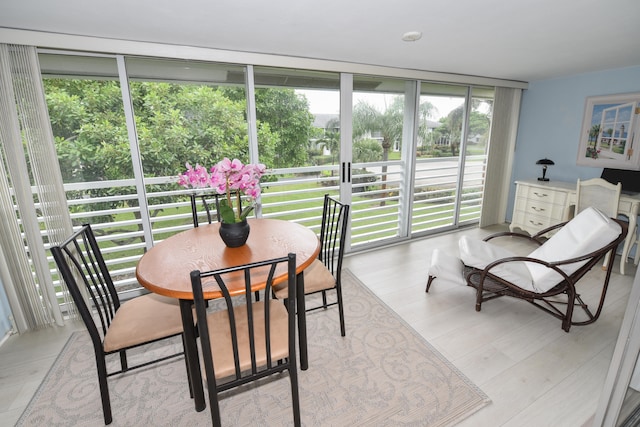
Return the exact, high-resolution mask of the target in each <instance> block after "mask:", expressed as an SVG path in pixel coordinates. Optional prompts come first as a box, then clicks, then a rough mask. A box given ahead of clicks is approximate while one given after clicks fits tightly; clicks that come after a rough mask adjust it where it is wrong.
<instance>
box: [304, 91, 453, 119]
mask: <svg viewBox="0 0 640 427" xmlns="http://www.w3.org/2000/svg"><path fill="white" fill-rule="evenodd" d="M296 93H300V94H304V95H305V96H306V97H307V100H308V101H309V110H310V111H311V113H312V114H338V113H339V112H340V93H339V92H338V91H322V90H298V89H296ZM394 96H395V95H386V94H377V93H354V94H353V101H354V103H357V102H358V101H360V100H363V101H366V102H368V103H369V104H372V105H374V106H376V107H378V109H379V110H380V111H384V109H385V103H387V104H388V103H390V102H391V100H392V98H393V97H394ZM463 101H464V100H463V99H462V98H453V97H438V98H437V101H436V98H433V100H430V102H431V103H432V104H434V106H435V107H436V108H437V109H438V111H437V113H436V114H435V117H433V118H432V119H434V120H439V119H440V118H442V117H445V116H446V115H447V114H449V113H450V112H451V110H453V109H454V108H456V107H459V106H460V105H461V104H462V102H463Z"/></svg>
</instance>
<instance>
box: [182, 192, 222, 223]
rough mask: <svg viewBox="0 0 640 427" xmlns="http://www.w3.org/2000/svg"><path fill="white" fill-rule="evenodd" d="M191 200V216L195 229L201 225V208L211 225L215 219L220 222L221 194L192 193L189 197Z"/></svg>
mask: <svg viewBox="0 0 640 427" xmlns="http://www.w3.org/2000/svg"><path fill="white" fill-rule="evenodd" d="M189 198H190V200H191V216H192V219H193V226H194V227H198V226H199V225H200V216H201V210H200V209H199V207H202V210H203V211H204V214H205V215H206V217H207V222H208V223H209V224H211V223H212V222H213V220H214V219H215V220H216V221H218V222H220V194H218V193H202V194H196V193H192V194H190V195H189Z"/></svg>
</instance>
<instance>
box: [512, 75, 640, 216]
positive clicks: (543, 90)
mask: <svg viewBox="0 0 640 427" xmlns="http://www.w3.org/2000/svg"><path fill="white" fill-rule="evenodd" d="M630 92H640V66H637V67H629V68H621V69H615V70H608V71H602V72H598V73H588V74H580V75H575V76H570V77H566V78H558V79H550V80H541V81H537V82H531V83H530V84H529V88H528V89H527V90H525V91H524V93H523V97H522V110H521V112H520V124H519V126H518V136H517V138H516V152H515V160H514V165H513V166H514V167H513V171H512V179H511V182H512V184H511V189H510V192H509V204H508V207H507V215H506V217H507V220H508V221H510V220H511V217H512V213H513V199H514V194H515V184H513V182H514V181H516V180H518V179H535V178H537V177H539V176H541V175H542V168H541V167H540V166H538V165H536V161H537V160H539V159H542V158H544V157H547V158H549V159H551V160H553V161H554V162H555V165H554V166H550V167H549V169H548V171H547V176H548V177H549V178H550V179H551V180H552V181H553V180H559V181H576V180H577V179H578V178H580V179H588V178H594V177H598V176H600V173H601V172H602V168H592V167H586V166H577V165H576V157H577V152H578V140H579V138H580V129H581V127H582V116H583V113H584V103H585V99H586V97H588V96H597V95H613V94H619V93H630Z"/></svg>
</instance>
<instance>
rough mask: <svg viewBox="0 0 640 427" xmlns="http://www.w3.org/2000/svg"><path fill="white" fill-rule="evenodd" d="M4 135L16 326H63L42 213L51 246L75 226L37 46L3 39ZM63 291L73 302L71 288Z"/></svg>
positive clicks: (6, 230) (1, 197) (1, 225)
mask: <svg viewBox="0 0 640 427" xmlns="http://www.w3.org/2000/svg"><path fill="white" fill-rule="evenodd" d="M0 138H1V141H2V153H1V154H2V162H0V174H1V175H2V177H3V178H2V182H1V184H0V209H1V213H2V217H1V218H0V219H1V221H0V233H2V236H3V238H2V240H1V241H0V244H1V245H2V252H3V253H4V256H5V259H6V265H7V269H8V271H6V272H4V274H3V277H4V276H8V277H9V282H8V283H6V282H5V283H4V285H5V288H6V290H7V294H8V297H9V302H10V305H11V309H12V312H13V314H14V317H15V319H16V325H17V327H18V331H19V332H23V331H25V330H27V329H36V328H41V327H44V326H47V325H50V324H52V323H56V324H62V323H63V320H62V314H61V311H60V305H59V301H58V296H57V295H56V291H55V289H54V286H53V281H52V277H51V267H50V263H49V261H48V259H47V254H46V250H45V240H44V238H43V233H42V231H41V226H40V224H39V222H38V214H40V215H41V216H42V218H43V222H44V228H45V230H46V234H45V235H46V236H48V239H49V243H51V244H55V243H59V242H61V241H62V240H64V239H65V238H66V236H68V235H70V234H71V232H72V226H71V219H70V217H69V212H68V208H67V202H66V196H65V193H64V189H63V186H62V176H61V174H60V167H59V164H58V161H57V155H56V151H55V145H54V139H53V133H52V131H51V124H50V120H49V114H48V110H47V104H46V101H45V96H44V90H43V87H42V77H41V75H40V66H39V63H38V56H37V53H36V49H35V47H32V46H18V45H7V44H0ZM25 147H26V153H25ZM27 161H28V163H27ZM29 173H31V177H30V176H29ZM31 180H32V181H31ZM31 182H33V184H34V186H35V190H36V191H35V194H36V196H35V198H34V194H33V191H32V189H31ZM12 190H13V197H15V203H16V204H17V206H18V215H17V216H16V211H15V207H14V198H13V197H12V193H11V191H12ZM23 236H24V237H23ZM25 243H26V246H27V247H28V252H25V250H24V248H25ZM60 291H61V294H60V295H61V298H63V299H65V302H67V303H69V304H70V303H71V301H70V298H69V296H68V292H67V291H66V289H64V288H62V289H60Z"/></svg>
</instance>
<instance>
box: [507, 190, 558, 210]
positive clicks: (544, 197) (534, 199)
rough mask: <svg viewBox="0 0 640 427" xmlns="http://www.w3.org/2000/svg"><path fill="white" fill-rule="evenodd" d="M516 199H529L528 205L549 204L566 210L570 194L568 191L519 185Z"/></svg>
mask: <svg viewBox="0 0 640 427" xmlns="http://www.w3.org/2000/svg"><path fill="white" fill-rule="evenodd" d="M516 197H518V198H522V199H527V200H528V201H529V202H528V203H540V202H544V203H549V204H554V205H559V206H562V207H563V208H564V206H566V204H567V199H568V194H567V192H566V191H558V190H552V189H549V188H540V187H532V186H528V185H518V190H517V194H516Z"/></svg>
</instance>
